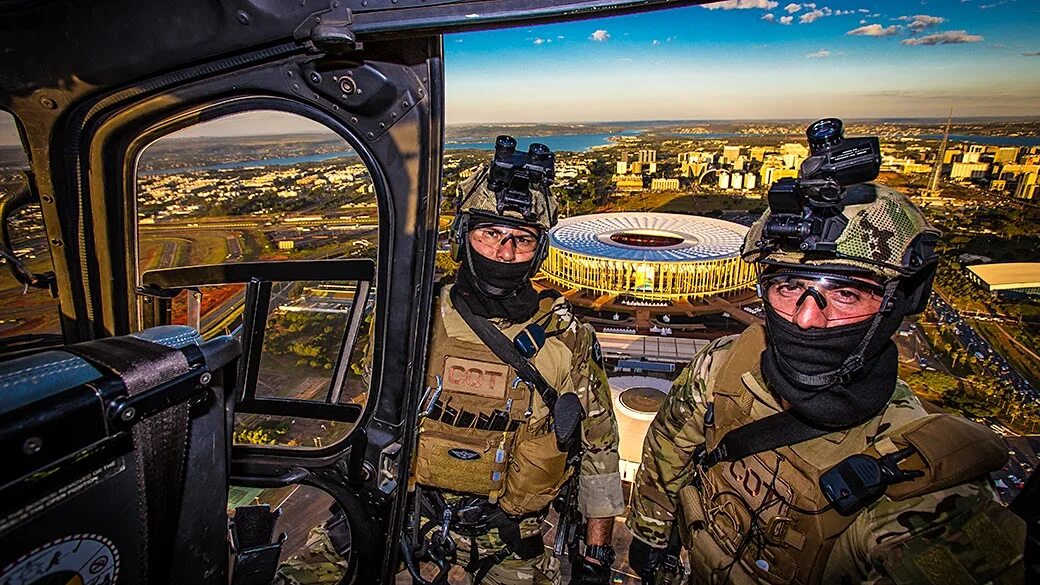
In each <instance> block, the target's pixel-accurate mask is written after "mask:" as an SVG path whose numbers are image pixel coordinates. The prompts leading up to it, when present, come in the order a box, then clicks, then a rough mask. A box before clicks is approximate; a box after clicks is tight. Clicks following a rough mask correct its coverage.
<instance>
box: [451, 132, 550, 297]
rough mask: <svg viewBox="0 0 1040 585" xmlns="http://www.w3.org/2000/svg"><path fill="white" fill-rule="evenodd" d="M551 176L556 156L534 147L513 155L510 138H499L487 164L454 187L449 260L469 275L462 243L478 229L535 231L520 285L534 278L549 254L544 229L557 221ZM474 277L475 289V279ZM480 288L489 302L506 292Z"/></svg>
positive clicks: (538, 146)
mask: <svg viewBox="0 0 1040 585" xmlns="http://www.w3.org/2000/svg"><path fill="white" fill-rule="evenodd" d="M554 177H555V157H554V156H553V153H552V151H550V150H549V148H548V147H547V146H545V145H544V144H538V143H534V144H531V146H530V147H529V149H528V151H527V152H517V151H516V140H515V139H514V138H513V137H511V136H499V137H498V138H497V139H496V141H495V155H494V158H493V159H492V160H491V162H490V163H488V164H482V165H480V166H479V167H478V168H477V169H476V170H475V171H474V172H473V173H472V174H471V175H470V176H469V177H468V178H466V179H465V180H463V181H462V182H461V183H460V184H459V187H458V194H457V199H456V204H455V220H454V221H453V222H452V225H451V231H450V239H451V253H452V258H453V259H454V260H455V261H456V262H462V263H465V264H466V265H467V268H468V269H470V270H471V271H472V261H471V259H470V258H469V252H468V249H469V244H468V242H467V239H466V238H467V235H468V234H469V232H470V230H472V229H474V228H476V227H478V226H480V225H487V224H500V225H507V226H512V227H517V228H527V229H531V228H534V229H535V230H536V231H537V232H538V246H537V248H536V250H535V254H534V259H533V260H532V261H531V265H530V268H529V270H528V272H527V275H526V277H525V278H524V280H527V279H530V278H531V277H532V276H534V274H535V273H536V272H537V271H538V268H539V266H541V263H542V261H543V260H544V259H545V257H546V256H547V255H548V253H549V229H550V228H552V227H553V226H555V225H556V222H557V219H558V217H557V207H558V206H557V202H556V198H555V197H554V196H553V194H552V191H551V185H552V183H553V179H554ZM475 276H477V281H478V284H480V279H479V275H476V274H475ZM482 288H483V289H484V292H485V293H486V294H488V295H489V296H494V297H499V296H504V295H507V294H508V293H509V292H511V291H502V290H490V289H489V288H490V287H487V286H486V285H485V286H482Z"/></svg>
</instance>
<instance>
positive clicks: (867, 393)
mask: <svg viewBox="0 0 1040 585" xmlns="http://www.w3.org/2000/svg"><path fill="white" fill-rule="evenodd" d="M805 302H815V301H813V299H809V298H807V299H806V300H805ZM890 303H891V305H892V306H891V308H890V310H888V311H887V312H885V313H881V314H880V321H879V322H878V324H877V328H876V330H875V331H874V334H873V336H872V337H871V339H870V342H869V343H868V344H867V346H866V348H865V349H864V351H863V367H862V368H860V369H859V370H858V371H856V372H854V373H852V374H851V375H850V376H849V379H848V380H843V381H835V382H831V383H829V384H818V385H812V384H807V383H805V381H804V379H803V380H798V378H799V375H801V376H802V377H804V376H819V375H821V374H825V373H827V372H833V371H835V370H837V369H839V368H841V367H842V365H843V364H844V363H845V360H846V358H848V357H849V356H850V355H852V354H853V353H854V352H855V351H856V350H857V348H858V347H859V346H860V344H861V343H862V341H863V338H864V336H866V335H867V333H868V332H869V331H870V329H871V327H872V325H873V322H874V320H875V319H873V318H871V319H867V320H866V321H863V322H860V323H854V324H852V325H842V326H839V327H827V328H811V329H802V328H801V327H799V326H798V325H796V324H794V323H792V322H791V321H789V320H787V319H786V318H784V316H783V315H780V314H778V313H777V312H776V311H774V310H773V309H772V308H771V307H770V306H769V303H766V304H765V313H766V336H767V339H768V344H767V346H766V350H765V351H763V352H762V361H761V367H762V375H763V376H764V377H765V379H766V381H767V382H768V386H769V388H770V390H772V391H773V392H775V393H777V394H779V395H780V396H781V397H782V398H783V399H784V400H786V401H787V402H789V403H790V404H791V411H792V413H793V414H795V415H796V416H798V417H799V418H801V419H802V420H804V421H806V422H807V423H809V424H812V425H814V426H818V427H822V428H827V429H845V428H849V427H852V426H855V425H857V424H859V423H862V422H864V421H866V420H868V419H870V418H871V417H872V416H874V415H876V414H877V413H878V412H880V411H881V409H882V408H884V406H885V404H887V403H888V401H889V399H890V398H891V397H892V391H893V390H895V386H896V377H897V375H898V368H899V351H898V350H897V349H896V345H895V343H893V342H892V335H893V334H895V332H896V330H897V329H899V324H900V323H902V321H903V316H904V315H905V314H906V311H907V307H906V300H905V296H904V294H903V292H902V291H901V290H896V292H895V294H894V295H893V296H892V299H891V301H890Z"/></svg>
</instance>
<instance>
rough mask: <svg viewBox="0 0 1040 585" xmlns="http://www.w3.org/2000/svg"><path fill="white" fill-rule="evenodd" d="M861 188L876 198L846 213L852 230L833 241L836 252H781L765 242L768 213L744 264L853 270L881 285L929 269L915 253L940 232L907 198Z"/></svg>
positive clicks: (744, 249)
mask: <svg viewBox="0 0 1040 585" xmlns="http://www.w3.org/2000/svg"><path fill="white" fill-rule="evenodd" d="M863 187H873V188H874V189H875V192H876V194H877V198H876V199H875V200H874V201H872V202H870V203H863V204H858V205H849V206H846V207H845V208H844V210H843V213H844V215H845V217H846V218H847V219H848V225H847V226H846V227H845V229H844V231H842V233H841V235H840V236H838V238H837V239H836V240H835V244H836V250H835V252H833V253H828V252H800V251H787V250H781V249H779V248H778V247H777V246H775V245H773V244H772V243H770V242H769V241H767V239H766V238H765V237H763V230H764V228H765V225H766V221H768V219H769V215H770V212H769V210H766V212H765V213H764V214H762V217H760V218H759V219H758V220H757V221H756V222H755V223H754V224H753V225H752V226H751V229H750V230H748V233H747V236H746V237H745V238H744V244H743V245H742V246H741V257H742V258H743V259H744V260H745V261H746V262H751V263H756V262H757V263H759V264H764V265H781V266H798V267H804V266H814V267H819V268H827V267H832V268H837V269H839V270H850V269H851V270H857V271H863V272H869V273H872V274H875V275H877V276H880V277H882V278H883V279H888V278H895V277H900V276H909V275H912V274H915V273H916V272H918V271H919V270H921V269H922V268H924V267H925V265H927V264H930V263H931V262H930V258H921V257H920V256H919V255H918V254H912V253H911V251H912V250H914V251H916V248H917V246H918V245H919V243H920V242H921V241H922V240H924V241H928V242H931V243H932V244H934V241H935V240H936V239H938V237H939V231H938V230H937V229H935V228H934V227H933V226H932V225H931V224H930V223H929V222H928V220H927V219H926V218H925V216H924V214H923V213H921V210H920V209H918V208H917V206H916V205H914V204H913V203H912V202H910V200H909V199H907V198H906V196H904V195H903V194H901V193H899V192H898V191H896V190H894V189H891V188H889V187H886V186H884V185H877V184H873V183H867V184H864V185H863ZM928 253H929V254H930V253H931V252H930V250H928Z"/></svg>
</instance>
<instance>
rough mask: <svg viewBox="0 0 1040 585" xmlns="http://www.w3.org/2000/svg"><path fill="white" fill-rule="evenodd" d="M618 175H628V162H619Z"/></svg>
mask: <svg viewBox="0 0 1040 585" xmlns="http://www.w3.org/2000/svg"><path fill="white" fill-rule="evenodd" d="M617 174H619V175H625V174H628V162H626V161H623V160H619V161H618V162H617Z"/></svg>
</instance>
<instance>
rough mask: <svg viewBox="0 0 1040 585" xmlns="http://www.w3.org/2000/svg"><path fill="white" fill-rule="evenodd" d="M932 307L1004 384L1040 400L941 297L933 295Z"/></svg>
mask: <svg viewBox="0 0 1040 585" xmlns="http://www.w3.org/2000/svg"><path fill="white" fill-rule="evenodd" d="M932 307H933V308H934V309H935V312H936V314H937V315H938V316H939V320H940V321H941V322H943V323H947V324H951V325H953V327H954V336H955V337H956V338H957V341H959V342H960V343H961V345H962V346H964V348H965V349H967V350H968V353H969V354H971V355H974V356H975V357H976V358H977V359H978V360H979V361H980V362H981V363H982V364H984V365H988V366H991V367H992V368H993V369H994V370H995V371H996V372H997V374H996V375H997V377H998V378H999V379H1000V380H1001V381H1002V382H1004V383H1006V384H1010V385H1011V386H1012V387H1013V388H1014V389H1015V390H1016V391H1017V392H1018V393H1020V394H1022V395H1023V396H1025V397H1027V398H1029V399H1030V400H1038V399H1040V393H1038V392H1037V389H1036V388H1033V385H1032V384H1030V383H1029V381H1028V380H1026V379H1025V377H1024V376H1022V374H1020V373H1019V372H1018V370H1016V369H1015V368H1013V367H1012V366H1011V364H1009V363H1008V361H1007V360H1006V359H1004V356H1002V355H1000V354H999V353H997V352H996V351H994V350H993V348H992V347H990V345H989V342H988V341H986V338H985V337H983V336H982V335H980V334H979V333H977V332H976V331H975V330H974V329H973V328H972V327H971V325H969V324H968V323H967V322H966V321H964V319H963V318H962V317H961V316H960V313H958V312H957V309H955V308H953V307H952V306H951V305H950V304H949V303H947V302H946V301H945V300H944V299H943V298H942V297H941V296H940V295H938V294H936V293H933V294H932Z"/></svg>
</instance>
